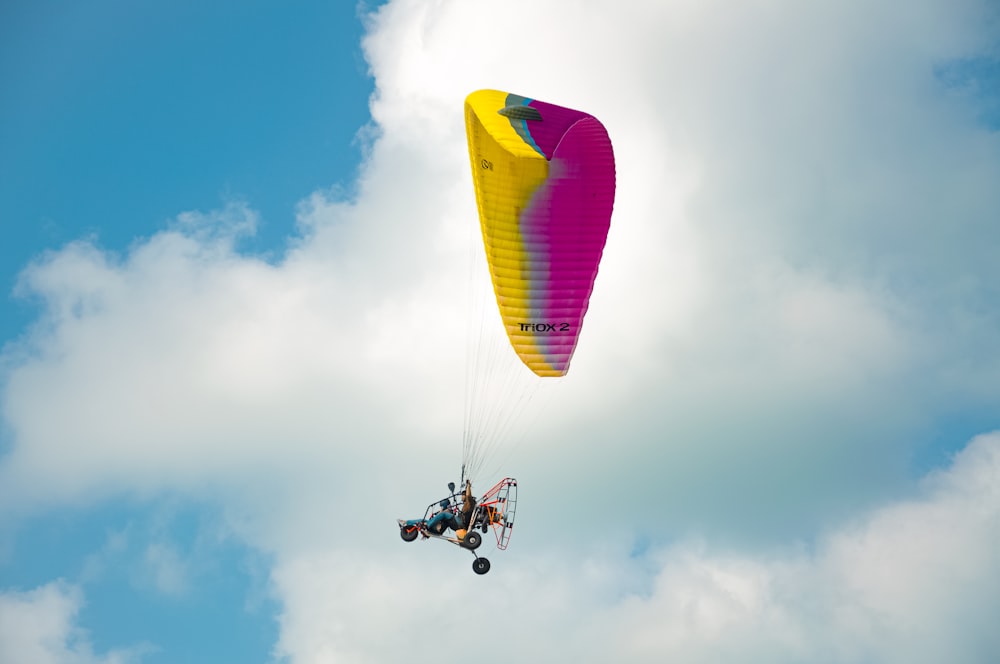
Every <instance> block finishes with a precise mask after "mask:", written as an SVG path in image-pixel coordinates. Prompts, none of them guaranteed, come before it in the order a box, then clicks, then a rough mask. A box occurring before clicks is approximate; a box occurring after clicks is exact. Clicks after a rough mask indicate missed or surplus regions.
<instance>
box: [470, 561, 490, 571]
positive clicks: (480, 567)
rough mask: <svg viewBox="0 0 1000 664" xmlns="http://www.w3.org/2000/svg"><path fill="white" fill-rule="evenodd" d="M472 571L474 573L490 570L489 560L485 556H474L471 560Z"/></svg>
mask: <svg viewBox="0 0 1000 664" xmlns="http://www.w3.org/2000/svg"><path fill="white" fill-rule="evenodd" d="M472 571H473V572H475V573H476V574H480V575H482V574H486V573H487V572H489V571H490V561H488V560H486V558H476V559H475V560H473V561H472Z"/></svg>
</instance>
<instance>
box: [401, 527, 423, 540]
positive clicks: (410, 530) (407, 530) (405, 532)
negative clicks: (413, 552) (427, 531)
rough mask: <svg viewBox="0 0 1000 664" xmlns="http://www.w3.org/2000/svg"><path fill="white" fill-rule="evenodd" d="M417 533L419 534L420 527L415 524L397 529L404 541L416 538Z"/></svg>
mask: <svg viewBox="0 0 1000 664" xmlns="http://www.w3.org/2000/svg"><path fill="white" fill-rule="evenodd" d="M419 534H420V529H419V528H417V527H415V526H410V527H403V528H400V529H399V536H400V537H401V538H402V539H403V541H404V542H412V541H413V540H415V539H417V536H418V535H419Z"/></svg>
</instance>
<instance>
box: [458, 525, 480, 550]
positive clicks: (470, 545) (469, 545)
mask: <svg viewBox="0 0 1000 664" xmlns="http://www.w3.org/2000/svg"><path fill="white" fill-rule="evenodd" d="M482 543H483V536H482V535H480V534H479V533H477V532H475V531H472V530H470V531H469V532H468V533H466V534H465V539H464V540H462V546H464V547H465V548H466V549H472V550H473V551H475V550H476V549H478V548H479V545H480V544H482Z"/></svg>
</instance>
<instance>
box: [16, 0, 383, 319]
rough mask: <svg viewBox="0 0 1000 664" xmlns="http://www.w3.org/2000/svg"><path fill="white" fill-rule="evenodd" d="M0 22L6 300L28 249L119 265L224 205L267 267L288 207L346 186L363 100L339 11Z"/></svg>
mask: <svg viewBox="0 0 1000 664" xmlns="http://www.w3.org/2000/svg"><path fill="white" fill-rule="evenodd" d="M2 11H3V28H2V29H3V31H4V32H3V44H2V45H0V49H2V51H0V67H2V69H0V76H2V80H3V86H4V89H5V90H6V91H7V92H6V94H5V97H6V98H7V102H6V103H4V105H3V108H2V110H0V113H3V115H2V122H0V126H2V129H0V131H2V132H3V133H2V135H0V140H2V143H3V145H4V150H3V156H2V157H0V159H2V161H0V168H2V169H3V170H2V179H3V181H4V183H5V186H4V187H3V191H2V196H3V198H2V199H0V217H2V218H3V220H4V228H5V229H6V230H5V233H16V235H15V236H14V238H15V239H14V241H8V242H4V246H3V252H4V253H3V261H2V264H3V266H4V271H3V280H4V281H3V285H4V292H5V293H10V291H11V290H12V287H13V285H14V283H15V281H16V277H17V273H18V271H19V270H20V268H21V267H22V266H23V265H24V264H25V263H27V262H28V261H29V260H31V259H32V258H33V257H34V256H36V255H37V254H39V253H41V252H42V251H44V250H45V249H50V248H54V247H58V246H60V245H62V244H64V243H66V242H69V241H72V240H76V239H78V238H80V237H84V236H87V235H93V236H95V237H96V239H97V241H98V242H99V243H100V245H101V246H102V247H105V248H107V249H110V250H114V251H122V250H124V249H125V248H127V247H128V246H129V244H130V243H131V242H132V241H134V240H135V239H136V238H138V237H143V236H147V235H150V234H152V233H153V232H155V231H156V230H157V229H159V228H162V226H163V225H164V223H165V222H166V220H168V219H171V218H173V217H174V216H176V215H177V213H178V212H179V211H182V210H188V209H206V208H211V207H213V206H217V205H218V204H219V202H220V200H223V199H226V198H243V199H247V200H252V201H253V205H254V208H255V209H256V210H257V211H258V213H259V214H260V218H261V222H260V226H259V228H258V232H257V234H256V236H255V237H254V238H253V239H252V240H251V241H250V242H249V246H248V247H247V249H249V250H255V251H259V252H262V253H268V252H269V253H271V254H274V255H280V253H281V251H282V250H283V248H284V241H285V238H286V237H287V236H288V235H289V234H291V233H292V232H294V228H293V222H294V208H295V204H296V202H297V201H298V200H300V199H302V198H304V197H306V196H307V195H308V194H309V193H311V192H312V191H314V190H316V189H319V188H324V187H332V186H338V185H339V186H344V187H350V185H351V182H352V180H353V177H354V175H355V171H356V169H357V166H358V162H359V160H360V156H361V152H360V149H359V148H360V145H359V143H358V142H357V141H356V140H355V137H356V134H357V132H358V130H359V129H360V128H361V127H362V126H364V125H365V123H366V122H367V121H368V113H367V107H368V96H369V95H370V94H371V92H372V83H371V80H370V79H369V77H368V67H367V65H366V63H365V61H364V57H363V55H362V52H361V49H360V38H361V33H362V24H361V19H360V17H359V12H358V10H357V9H356V8H355V7H354V6H353V5H352V3H307V4H305V5H302V6H301V7H298V8H296V10H295V11H294V12H289V11H288V10H287V8H284V7H282V6H281V5H280V3H275V2H249V3H246V2H218V3H211V4H206V3H198V2H172V3H154V4H148V5H137V4H135V3H131V2H114V1H107V2H105V1H100V2H93V3H86V4H80V3H76V2H8V3H4V7H3V10H2ZM289 35H295V36H294V38H290V37H289ZM8 237H9V236H8ZM4 311H5V314H4V317H3V318H4V321H5V323H4V325H5V327H4V336H5V337H11V336H14V335H15V334H16V333H17V332H18V330H19V329H20V328H21V327H23V326H24V324H25V323H26V322H27V321H29V320H30V318H31V315H32V311H31V309H30V307H21V306H19V303H18V302H17V301H11V300H10V298H9V297H8V298H7V299H6V302H5V310H4ZM8 312H10V313H8Z"/></svg>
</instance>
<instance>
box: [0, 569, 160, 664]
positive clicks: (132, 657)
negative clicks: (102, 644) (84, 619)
mask: <svg viewBox="0 0 1000 664" xmlns="http://www.w3.org/2000/svg"><path fill="white" fill-rule="evenodd" d="M82 605H83V597H82V594H81V592H80V590H79V589H78V588H76V587H74V586H70V585H67V584H65V583H61V582H54V583H50V584H47V585H44V586H41V587H39V588H35V589H34V590H30V591H27V592H18V591H6V592H2V593H0V661H3V662H32V663H33V664H128V663H129V662H138V661H140V656H141V654H142V652H143V651H144V648H132V649H119V650H114V651H111V652H108V653H105V654H99V653H95V652H94V650H93V647H92V646H91V644H90V641H89V639H88V636H87V633H86V632H85V631H83V630H81V629H80V628H79V627H77V626H76V618H77V614H78V613H79V611H80V608H81V607H82Z"/></svg>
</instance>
